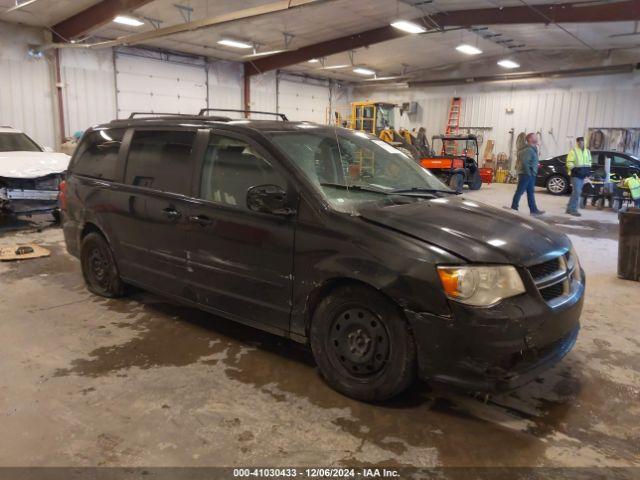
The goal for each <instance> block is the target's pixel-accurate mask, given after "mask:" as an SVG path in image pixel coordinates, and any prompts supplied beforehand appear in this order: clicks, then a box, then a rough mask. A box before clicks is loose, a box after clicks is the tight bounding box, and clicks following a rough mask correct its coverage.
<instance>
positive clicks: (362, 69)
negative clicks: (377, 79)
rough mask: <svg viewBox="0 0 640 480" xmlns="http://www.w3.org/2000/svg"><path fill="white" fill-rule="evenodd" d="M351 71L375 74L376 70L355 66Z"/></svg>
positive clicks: (361, 73) (360, 73)
mask: <svg viewBox="0 0 640 480" xmlns="http://www.w3.org/2000/svg"><path fill="white" fill-rule="evenodd" d="M353 73H357V74H359V75H375V74H376V72H374V71H373V70H369V69H368V68H363V67H356V68H354V69H353Z"/></svg>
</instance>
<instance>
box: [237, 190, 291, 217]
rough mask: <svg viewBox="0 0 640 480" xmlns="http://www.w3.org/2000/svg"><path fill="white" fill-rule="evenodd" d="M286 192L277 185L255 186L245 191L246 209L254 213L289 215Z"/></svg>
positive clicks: (289, 209)
mask: <svg viewBox="0 0 640 480" xmlns="http://www.w3.org/2000/svg"><path fill="white" fill-rule="evenodd" d="M286 204H287V192H285V190H284V189H283V188H282V187H279V186H277V185H257V186H255V187H251V188H250V189H249V190H247V208H249V210H252V211H254V212H261V213H272V214H274V215H291V214H293V213H294V210H293V209H291V208H289V207H287V205H286Z"/></svg>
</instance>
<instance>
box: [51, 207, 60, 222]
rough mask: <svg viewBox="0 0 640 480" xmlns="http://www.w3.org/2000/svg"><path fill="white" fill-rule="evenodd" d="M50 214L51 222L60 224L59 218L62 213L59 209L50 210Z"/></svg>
mask: <svg viewBox="0 0 640 480" xmlns="http://www.w3.org/2000/svg"><path fill="white" fill-rule="evenodd" d="M51 216H52V217H53V223H54V224H55V225H60V220H61V219H62V215H61V212H60V210H58V209H57V208H56V209H55V210H53V211H52V212H51Z"/></svg>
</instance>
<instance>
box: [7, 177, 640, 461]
mask: <svg viewBox="0 0 640 480" xmlns="http://www.w3.org/2000/svg"><path fill="white" fill-rule="evenodd" d="M513 188H514V187H513V186H510V185H492V186H489V187H483V189H482V190H480V191H478V192H473V193H471V194H469V195H468V197H469V198H473V199H477V200H480V201H485V202H487V203H491V204H494V205H498V206H502V205H506V204H507V203H508V202H509V198H510V195H511V193H512V191H513ZM539 202H540V204H541V207H542V208H544V209H546V210H547V212H548V215H547V217H546V218H545V220H544V221H546V222H549V223H552V224H554V225H555V226H556V227H557V228H558V229H560V230H561V231H563V232H565V233H567V234H568V235H570V237H571V239H572V240H573V242H574V244H575V246H576V249H577V251H578V253H579V256H580V259H581V261H582V264H583V266H584V268H585V270H586V272H587V276H588V282H587V296H586V302H585V308H584V313H583V317H582V324H583V327H582V331H581V335H580V337H579V340H578V343H577V345H576V347H575V349H574V350H573V351H572V352H571V353H570V354H569V356H568V357H567V358H566V359H565V360H564V361H563V362H561V363H560V364H559V365H558V366H556V367H555V368H553V369H552V370H550V371H548V372H547V373H546V374H544V375H543V376H542V377H541V378H539V379H538V380H537V381H535V382H534V383H532V384H529V385H527V386H525V387H524V388H521V389H520V390H518V391H515V392H512V393H510V394H505V395H500V396H495V397H493V398H491V399H489V401H488V402H486V403H485V402H482V401H479V400H477V399H474V398H471V397H469V396H466V395H463V394H460V393H457V392H455V391H453V390H451V389H448V388H446V387H443V386H437V385H429V384H423V383H420V384H417V385H416V386H415V387H414V388H412V389H411V390H410V391H409V392H408V393H407V394H405V395H403V396H401V397H400V398H398V399H395V400H394V401H392V402H390V403H388V404H385V405H379V406H372V405H367V404H363V403H358V402H356V401H352V400H350V399H348V398H345V397H343V396H341V395H339V394H337V393H335V392H334V391H332V390H331V389H330V388H329V387H327V386H326V385H325V384H324V383H323V382H322V380H321V379H320V378H319V376H318V374H317V373H316V370H315V367H314V365H313V361H312V359H311V357H310V355H309V353H308V352H307V351H306V350H305V349H304V348H302V347H300V346H298V345H296V344H294V343H292V342H289V341H286V340H283V339H280V338H277V337H273V336H271V335H268V334H264V333H261V332H258V331H255V330H252V329H250V328H246V327H243V326H239V325H236V324H234V323H232V322H228V321H226V320H223V319H220V318H217V317H214V316H212V315H208V314H205V313H202V312H199V311H196V310H192V309H188V308H184V307H180V306H176V305H173V304H170V303H168V302H166V301H165V300H163V299H161V298H158V297H156V296H154V295H151V294H148V293H144V292H139V293H135V294H134V295H132V296H131V297H129V298H124V299H120V300H106V299H103V298H99V297H96V296H93V295H91V294H89V292H87V290H86V289H85V288H84V286H83V281H82V277H81V274H80V268H79V263H78V261H77V260H75V259H74V258H71V257H70V256H68V255H67V254H66V252H65V249H64V243H63V240H62V232H61V231H60V229H58V228H47V229H45V230H43V231H41V232H38V231H33V230H31V231H24V230H23V231H21V232H10V231H7V230H5V231H4V233H1V232H0V234H1V235H2V236H0V243H1V244H8V243H15V242H31V241H34V242H38V243H41V244H42V245H44V246H46V247H47V248H50V249H51V251H52V255H51V257H49V258H44V259H38V260H30V261H22V262H16V263H2V264H0V285H1V290H0V291H1V294H0V425H1V427H0V466H9V465H13V466H16V465H21V466H36V465H37V466H53V465H56V466H96V465H97V466H115V465H122V466H168V465H171V466H203V465H206V466H221V465H225V466H235V465H241V466H248V465H256V466H287V465H289V466H290V465H295V466H303V465H351V466H356V465H363V464H368V465H370V464H377V465H406V466H409V465H410V466H425V467H428V466H640V429H639V428H638V425H640V402H639V401H638V400H639V399H640V322H639V320H640V318H639V317H640V315H638V303H637V302H638V294H639V293H640V285H639V284H638V283H635V282H629V281H623V280H619V279H618V278H617V277H616V261H617V260H616V259H617V240H616V238H617V219H616V216H615V215H614V214H613V213H611V212H610V211H600V212H598V211H592V210H590V211H587V212H585V215H584V217H582V219H574V218H571V217H568V216H566V215H563V214H562V212H563V211H564V204H565V202H566V199H565V198H557V197H552V196H549V195H547V194H545V193H540V194H539ZM525 204H526V202H525Z"/></svg>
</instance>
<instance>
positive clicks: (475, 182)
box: [469, 170, 482, 190]
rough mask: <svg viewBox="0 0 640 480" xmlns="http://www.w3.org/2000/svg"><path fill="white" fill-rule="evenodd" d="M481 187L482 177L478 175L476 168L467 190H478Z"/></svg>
mask: <svg viewBox="0 0 640 480" xmlns="http://www.w3.org/2000/svg"><path fill="white" fill-rule="evenodd" d="M481 187H482V177H481V176H480V172H479V171H478V170H476V171H475V172H474V173H473V176H472V177H471V181H470V182H469V190H480V188H481Z"/></svg>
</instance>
